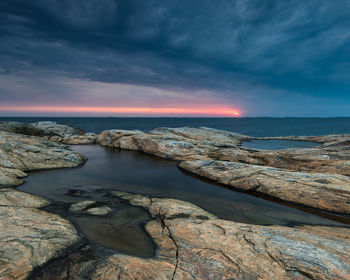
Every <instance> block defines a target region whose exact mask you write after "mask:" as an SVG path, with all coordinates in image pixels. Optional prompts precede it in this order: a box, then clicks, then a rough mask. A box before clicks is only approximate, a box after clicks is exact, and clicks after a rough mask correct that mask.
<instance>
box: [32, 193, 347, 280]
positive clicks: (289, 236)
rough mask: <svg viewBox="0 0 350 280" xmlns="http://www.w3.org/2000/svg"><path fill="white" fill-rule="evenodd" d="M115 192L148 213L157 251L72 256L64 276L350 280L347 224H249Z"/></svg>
mask: <svg viewBox="0 0 350 280" xmlns="http://www.w3.org/2000/svg"><path fill="white" fill-rule="evenodd" d="M112 193H113V194H114V195H116V196H119V197H121V198H123V199H126V200H128V201H129V202H130V203H131V204H133V205H136V206H140V207H144V208H146V209H147V210H148V211H149V212H150V213H151V215H152V217H153V220H152V221H150V222H148V223H147V224H146V230H147V232H148V233H149V234H150V235H151V236H152V238H153V239H154V241H155V243H156V244H157V253H156V256H155V257H152V258H140V257H135V256H128V255H125V254H119V253H115V254H110V255H106V256H104V257H103V256H101V255H99V256H96V255H95V256H89V257H87V256H86V255H85V254H86V253H85V252H82V253H81V254H83V255H84V256H85V261H83V260H82V259H83V258H82V257H79V256H80V255H81V254H79V253H76V254H72V255H71V256H70V257H69V259H70V260H71V261H74V260H80V263H79V265H74V263H72V265H70V266H69V268H70V269H69V271H67V270H65V272H64V273H63V274H62V275H67V273H69V275H70V277H68V278H67V279H79V278H78V277H77V275H84V277H87V278H88V279H99V280H105V279H108V280H113V279H350V258H349V257H350V243H349V236H350V229H345V228H329V227H317V226H316V227H309V226H306V227H297V228H287V227H280V226H256V225H247V224H241V223H235V222H232V221H226V220H221V219H218V218H217V217H215V216H213V215H211V214H209V213H207V212H206V211H204V210H202V209H200V208H199V207H197V206H195V205H193V204H191V203H187V202H184V201H179V200H175V199H161V198H150V197H145V196H141V195H133V194H129V193H122V192H112ZM67 266H68V265H67ZM53 268H54V266H53ZM42 275H46V276H47V277H48V278H45V279H54V278H49V276H50V273H48V272H45V273H44V274H42ZM35 279H39V278H35ZM41 279H43V278H41Z"/></svg>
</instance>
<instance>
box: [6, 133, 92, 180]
mask: <svg viewBox="0 0 350 280" xmlns="http://www.w3.org/2000/svg"><path fill="white" fill-rule="evenodd" d="M85 160H86V159H85V158H84V157H83V156H82V155H80V154H78V153H76V152H74V151H71V150H69V149H67V147H65V146H62V145H58V144H55V143H53V142H51V141H48V140H45V139H43V138H41V137H35V136H27V135H21V134H16V133H10V132H4V131H0V186H13V185H19V184H21V183H22V180H21V179H20V178H21V177H24V176H26V175H27V174H26V173H25V172H26V171H33V170H40V169H49V168H63V167H76V166H79V165H80V164H82V163H83V162H84V161H85Z"/></svg>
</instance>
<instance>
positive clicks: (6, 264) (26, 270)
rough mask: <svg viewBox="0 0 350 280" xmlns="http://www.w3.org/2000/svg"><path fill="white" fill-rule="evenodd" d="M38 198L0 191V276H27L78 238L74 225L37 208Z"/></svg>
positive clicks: (4, 278)
mask: <svg viewBox="0 0 350 280" xmlns="http://www.w3.org/2000/svg"><path fill="white" fill-rule="evenodd" d="M47 204H48V201H46V200H45V199H43V198H41V197H37V196H34V195H30V194H27V193H23V192H20V191H17V190H14V189H1V190H0V219H1V223H0V279H1V280H8V279H26V278H27V277H28V276H29V275H30V274H31V272H32V271H33V270H34V269H35V268H37V267H39V266H41V265H43V264H45V263H46V262H47V261H49V260H51V259H53V258H55V257H58V256H60V255H61V254H62V253H63V252H64V251H65V250H66V249H67V248H69V247H70V246H72V245H73V244H75V243H77V242H78V241H79V236H78V234H77V232H76V230H75V228H74V227H73V225H72V224H71V223H70V222H68V221H66V220H64V219H63V218H61V217H59V216H58V215H55V214H51V213H48V212H46V211H43V210H40V209H37V208H38V207H43V206H46V205H47Z"/></svg>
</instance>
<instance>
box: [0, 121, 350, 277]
mask: <svg viewBox="0 0 350 280" xmlns="http://www.w3.org/2000/svg"><path fill="white" fill-rule="evenodd" d="M252 139H257V138H253V137H249V136H245V135H241V134H236V133H231V132H227V131H220V130H215V129H210V128H204V127H202V128H189V127H183V128H175V129H174V128H158V129H154V130H151V131H149V132H142V131H126V130H108V131H104V132H102V133H101V134H100V135H95V134H91V133H89V134H85V133H84V132H83V131H82V130H81V129H78V128H73V127H70V126H67V125H61V124H56V123H54V122H39V123H35V124H23V123H15V122H0V215H1V223H0V227H1V228H0V232H1V234H0V279H101V280H102V279H350V258H349V257H350V229H348V228H341V227H326V226H322V227H321V226H298V227H293V228H291V227H281V226H257V225H248V224H242V223H236V222H232V221H226V220H222V219H219V218H217V217H215V216H214V215H212V214H210V213H208V212H206V211H204V210H202V209H201V208H199V207H197V206H195V205H193V204H191V203H188V202H184V201H180V200H175V199H166V198H151V197H148V196H142V195H136V194H131V193H125V192H124V193H123V192H117V191H107V192H108V195H109V196H110V197H111V199H113V198H116V199H120V200H123V201H125V203H127V204H130V205H134V206H137V207H142V208H143V209H146V210H147V212H148V213H149V214H150V216H151V220H150V221H149V222H147V223H146V225H145V229H146V231H147V232H148V234H149V235H150V236H151V237H152V239H153V240H154V242H155V245H156V254H155V256H154V257H149V258H142V257H136V256H131V255H127V254H122V253H117V252H115V251H113V250H107V249H104V248H101V247H99V246H95V245H93V244H87V243H86V242H84V237H83V236H82V235H81V234H80V233H79V232H77V230H76V229H75V228H74V226H73V225H72V224H71V223H70V222H69V221H67V220H65V219H64V218H62V217H60V216H58V215H57V214H53V213H49V212H48V211H46V210H43V209H41V208H43V207H45V206H47V205H49V204H50V203H51V202H50V201H47V200H46V199H44V198H40V197H37V196H33V195H29V194H27V193H24V192H20V191H17V190H15V189H13V188H10V187H11V186H16V185H19V184H21V183H22V180H21V178H23V177H25V176H26V175H27V174H26V172H29V171H34V170H40V169H51V168H66V167H77V166H79V165H81V164H83V163H84V162H85V161H86V159H85V158H84V157H83V156H81V155H79V154H78V153H75V152H73V151H71V150H70V149H69V147H68V146H66V145H68V144H69V145H74V144H95V143H97V144H100V145H102V146H105V147H112V148H118V149H127V150H135V151H141V152H144V153H148V154H152V155H155V156H159V157H162V158H165V159H169V160H175V161H178V162H179V167H180V168H183V169H185V170H187V171H189V172H191V173H194V174H196V175H199V176H202V177H205V178H209V179H211V180H214V181H217V182H220V183H222V184H224V185H227V186H229V187H231V188H234V189H235V188H237V189H240V190H244V191H253V192H257V193H261V194H264V195H268V196H271V197H274V198H277V199H280V200H284V201H287V202H291V203H296V204H301V205H304V206H307V207H312V208H315V209H318V210H322V211H329V212H332V213H337V214H344V215H349V214H350V179H349V177H348V176H349V175H350V135H329V136H318V137H295V136H291V137H272V138H263V139H284V140H294V141H298V140H303V141H313V142H319V143H322V145H321V146H319V147H315V148H304V149H285V150H278V151H264V150H257V149H248V148H244V147H242V146H241V144H242V141H245V140H252ZM260 139H261V138H260ZM70 209H71V210H70V211H73V212H74V211H78V212H79V211H86V212H87V215H100V216H103V215H108V214H109V213H110V210H111V209H110V208H109V207H108V206H98V205H95V204H94V202H93V201H92V202H91V201H90V202H85V204H84V203H81V204H80V205H79V204H76V205H71V206H70Z"/></svg>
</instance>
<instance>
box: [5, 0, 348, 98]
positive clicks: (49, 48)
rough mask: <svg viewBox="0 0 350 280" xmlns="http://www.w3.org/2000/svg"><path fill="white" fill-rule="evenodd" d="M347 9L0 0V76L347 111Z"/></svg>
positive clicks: (338, 5) (317, 1)
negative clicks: (332, 101) (46, 76)
mask: <svg viewBox="0 0 350 280" xmlns="http://www.w3.org/2000/svg"><path fill="white" fill-rule="evenodd" d="M349 12H350V2H349V1H347V0H337V1H328V0H327V1H326V0H309V1H303V0H289V1H278V0H234V1H223V0H217V1H215V3H214V2H213V1H210V0H192V1H188V0H178V1H164V0H149V1H138V0H121V1H117V0H85V1H78V0H32V1H26V0H22V1H20V0H2V1H1V2H0V40H1V45H0V74H7V75H9V74H10V75H16V74H18V73H25V72H32V73H33V72H41V73H42V72H43V71H44V72H46V73H52V75H57V73H59V74H60V75H66V76H69V77H76V78H80V79H85V80H90V81H102V82H107V83H113V82H118V83H127V84H138V85H152V86H156V87H161V88H183V89H186V90H189V91H190V90H198V89H208V90H212V91H218V92H220V93H222V94H223V95H225V96H226V97H227V99H230V98H231V97H232V98H237V92H241V94H244V95H246V96H248V97H250V96H251V98H254V96H255V97H260V98H262V97H265V98H267V99H269V98H270V99H271V98H275V96H274V94H272V93H271V92H275V91H280V94H279V98H278V100H279V102H280V103H283V100H287V99H288V98H291V97H293V96H295V97H296V98H298V97H300V96H308V97H317V98H324V99H327V98H339V99H341V100H343V101H340V102H342V104H344V100H345V102H349V94H348V93H349V90H350V81H349V79H348V77H349V75H350V68H349V66H350V64H349V63H350V50H349V46H350V29H349V26H350V17H349ZM242 92H243V93H242ZM4 96H5V95H4ZM4 96H2V98H5V97H4ZM284 97H286V98H285V99H284ZM287 97H288V98H287Z"/></svg>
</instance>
